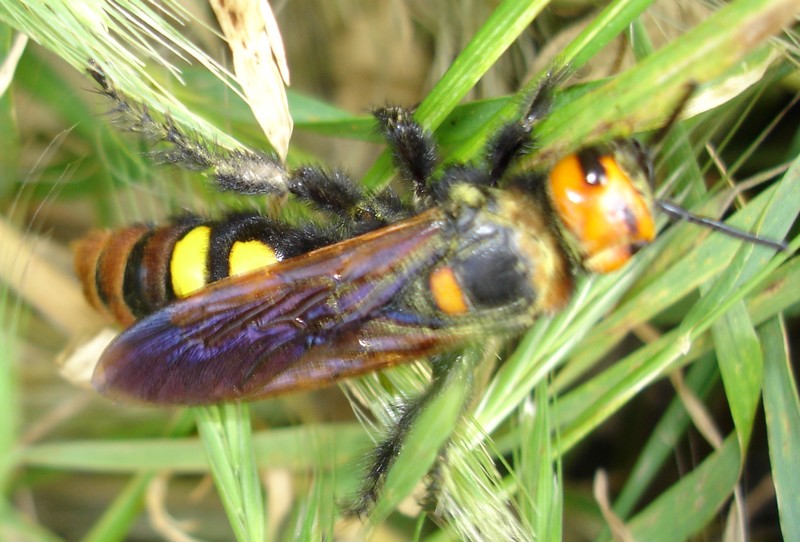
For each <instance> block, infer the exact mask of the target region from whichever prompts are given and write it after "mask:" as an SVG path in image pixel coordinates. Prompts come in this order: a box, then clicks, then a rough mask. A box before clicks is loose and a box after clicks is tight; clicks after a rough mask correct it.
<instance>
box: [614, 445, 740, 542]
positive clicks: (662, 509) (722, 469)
mask: <svg viewBox="0 0 800 542" xmlns="http://www.w3.org/2000/svg"><path fill="white" fill-rule="evenodd" d="M740 462H741V454H740V452H739V445H738V442H737V440H736V438H735V436H731V437H729V438H727V439H726V440H725V443H724V445H723V446H722V448H720V449H719V450H718V451H716V452H714V453H713V454H712V455H711V456H709V457H708V458H707V459H706V460H705V461H703V463H702V464H701V465H700V466H699V467H697V468H696V469H694V470H693V471H692V472H691V473H689V474H687V475H686V476H684V477H682V478H681V480H680V481H679V482H678V483H676V484H675V485H673V486H672V487H671V488H669V489H668V490H667V491H665V492H664V493H662V494H661V496H660V497H658V498H657V499H656V500H655V501H654V502H653V503H652V504H651V505H650V506H648V507H647V508H646V509H645V510H643V511H642V512H641V513H639V514H637V515H636V516H635V517H634V518H633V519H632V520H631V521H630V522H628V524H627V527H628V529H629V530H630V532H631V534H632V536H633V537H634V540H648V541H652V542H661V541H663V542H678V541H680V540H687V539H688V538H689V537H691V536H692V535H694V534H696V533H697V532H699V531H700V529H702V528H703V527H704V526H705V525H706V524H707V523H708V522H709V521H711V519H712V518H713V517H714V516H715V515H716V513H717V512H718V511H719V509H720V508H721V506H722V505H723V504H724V503H725V502H726V501H727V500H728V498H729V496H730V494H731V491H732V490H733V487H734V485H735V484H736V483H737V482H738V480H739V464H740ZM698 488H702V489H701V490H700V491H698ZM676 518H680V521H677V520H676Z"/></svg>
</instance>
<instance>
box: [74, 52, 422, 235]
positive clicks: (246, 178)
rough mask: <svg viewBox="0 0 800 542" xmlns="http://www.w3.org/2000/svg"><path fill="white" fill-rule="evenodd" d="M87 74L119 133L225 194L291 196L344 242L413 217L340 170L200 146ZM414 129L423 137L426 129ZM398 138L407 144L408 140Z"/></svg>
mask: <svg viewBox="0 0 800 542" xmlns="http://www.w3.org/2000/svg"><path fill="white" fill-rule="evenodd" d="M88 71H89V74H90V75H91V76H92V77H93V78H94V79H95V81H97V83H98V84H99V85H100V92H101V93H102V94H104V95H105V96H106V97H108V98H109V99H110V100H111V101H112V102H113V103H114V108H113V109H112V111H111V112H112V113H113V114H115V115H116V116H117V125H118V127H119V128H120V129H122V130H126V131H131V132H135V133H138V134H141V135H142V136H143V137H145V138H146V139H148V140H150V141H152V142H155V143H164V144H165V145H164V148H162V149H159V150H157V151H155V152H154V153H153V156H154V158H155V159H156V160H158V161H160V162H163V163H168V164H173V165H177V166H179V167H182V168H184V169H189V170H195V171H205V170H210V174H211V176H212V177H213V179H214V181H215V182H216V184H217V185H218V186H219V188H220V189H221V190H224V191H231V192H236V193H239V194H243V195H267V194H276V195H280V194H286V193H290V194H292V195H294V196H295V197H297V198H298V199H299V200H301V201H305V202H307V203H309V204H310V205H312V206H313V207H314V208H315V209H317V210H318V211H321V212H322V213H324V214H326V215H328V216H330V217H332V218H333V220H334V222H335V223H336V224H337V225H338V230H339V236H340V238H347V237H352V236H356V235H360V234H362V233H366V232H368V231H372V230H374V229H377V228H381V227H383V226H386V225H388V224H391V223H393V222H397V221H399V220H403V219H405V218H407V217H409V216H411V215H412V214H413V213H414V207H413V206H411V205H407V204H404V203H403V202H402V201H401V200H400V198H398V197H397V195H396V194H395V193H394V192H392V191H391V190H390V189H384V190H380V191H377V192H374V193H368V192H367V191H365V190H364V189H362V188H361V187H360V186H359V185H357V184H356V183H354V182H353V181H352V180H351V179H350V178H349V177H348V176H347V175H346V174H345V173H343V172H341V171H336V170H332V171H328V170H325V169H323V168H321V167H319V166H309V165H306V166H301V167H299V168H297V169H294V170H287V169H286V168H285V166H284V165H283V163H282V162H281V161H280V160H279V159H278V158H277V156H275V155H272V154H268V153H264V152H258V151H252V150H249V149H237V150H232V151H229V150H224V149H222V148H221V147H219V146H217V145H215V144H213V143H210V142H205V141H202V140H201V139H200V138H197V137H193V136H192V135H191V134H187V133H186V132H184V131H182V130H181V129H180V128H179V127H178V126H176V125H175V124H174V123H173V122H172V120H171V119H170V118H169V116H167V117H166V118H165V119H164V120H162V121H160V120H156V119H155V118H154V117H153V116H151V115H150V113H149V112H148V110H147V108H146V107H145V106H142V105H140V104H137V103H135V102H132V101H130V100H129V99H128V98H127V97H126V96H125V95H124V94H122V93H120V92H119V91H118V90H117V89H116V88H115V87H114V86H113V84H112V83H111V82H110V81H109V80H108V79H107V78H106V76H105V74H104V73H103V71H102V70H101V69H100V67H99V66H97V65H96V64H94V63H90V66H89V70H88ZM415 126H417V129H418V131H419V132H420V133H422V128H421V127H419V126H418V125H415ZM387 137H388V135H387ZM399 139H400V140H404V141H405V140H409V139H410V136H409V137H401V138H399ZM399 139H398V138H396V137H395V138H391V137H389V143H390V144H392V145H394V144H398V145H399V144H401V142H400V141H399Z"/></svg>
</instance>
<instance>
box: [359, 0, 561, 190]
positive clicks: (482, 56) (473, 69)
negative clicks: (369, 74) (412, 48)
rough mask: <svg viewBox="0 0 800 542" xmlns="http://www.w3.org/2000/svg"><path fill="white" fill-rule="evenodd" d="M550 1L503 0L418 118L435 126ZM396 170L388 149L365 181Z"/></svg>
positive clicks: (379, 180) (382, 179) (378, 180)
mask: <svg viewBox="0 0 800 542" xmlns="http://www.w3.org/2000/svg"><path fill="white" fill-rule="evenodd" d="M547 4H548V1H547V0H525V1H520V0H503V2H501V3H500V4H499V5H498V6H497V8H496V9H495V10H494V11H493V12H492V15H491V16H490V17H489V19H488V20H487V21H486V22H485V23H484V24H483V25H482V26H481V28H480V30H478V32H476V33H475V36H474V37H473V38H472V40H471V41H470V42H469V44H468V45H467V47H466V48H465V49H464V50H463V51H462V52H461V54H460V55H458V57H457V58H456V59H455V60H454V61H453V64H452V65H451V66H450V68H449V69H448V70H447V72H446V73H445V74H444V75H443V76H442V78H441V80H440V81H439V82H438V83H437V84H436V86H435V87H434V88H433V89H432V90H431V92H430V93H429V94H428V95H427V96H426V97H425V99H424V100H423V101H422V103H421V104H420V105H419V107H418V108H417V110H416V112H415V113H414V118H415V119H417V121H418V122H420V124H422V125H423V126H424V127H425V128H427V129H429V130H431V131H433V130H435V129H436V128H437V127H438V126H439V125H440V124H441V123H442V122H443V121H444V119H445V118H446V117H447V115H448V114H450V112H451V111H452V110H453V109H454V108H455V106H456V105H457V104H458V103H459V102H460V101H461V100H462V99H463V98H464V96H466V95H467V92H469V90H470V89H471V88H472V87H473V86H474V85H475V83H476V82H477V81H478V79H480V78H481V76H483V74H484V73H486V71H487V70H488V69H489V68H490V67H491V66H492V65H493V64H494V62H495V61H496V60H497V58H498V57H499V56H500V55H501V54H502V53H503V52H504V51H505V50H506V49H507V48H508V47H509V46H510V45H511V44H512V43H513V41H514V40H515V39H517V36H519V35H520V33H521V32H522V31H523V30H524V29H525V28H527V27H528V25H530V24H531V22H532V21H533V19H534V18H535V17H536V15H538V14H539V12H541V10H542V9H543V8H544V7H545V6H546V5H547ZM393 173H394V172H393V168H392V163H391V158H390V155H389V153H388V152H384V153H383V154H382V155H381V157H380V158H379V159H378V160H377V161H376V163H375V164H374V165H373V167H372V168H371V169H370V170H369V171H368V172H367V173H366V175H365V176H364V178H363V179H362V182H363V184H364V185H365V186H368V187H376V186H381V185H384V184H386V182H388V180H389V179H390V178H391V176H392V175H393Z"/></svg>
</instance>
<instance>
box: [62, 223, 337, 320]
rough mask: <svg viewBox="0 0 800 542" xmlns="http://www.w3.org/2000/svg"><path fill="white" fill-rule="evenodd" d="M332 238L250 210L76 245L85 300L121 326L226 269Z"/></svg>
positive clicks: (99, 236) (237, 270)
mask: <svg viewBox="0 0 800 542" xmlns="http://www.w3.org/2000/svg"><path fill="white" fill-rule="evenodd" d="M331 242H332V239H328V238H327V236H326V235H324V234H323V233H321V232H320V231H319V230H317V229H315V228H308V227H307V228H303V229H300V228H292V227H290V226H288V225H286V224H284V223H281V222H277V221H275V220H271V219H269V218H266V217H263V216H259V215H255V214H239V215H232V216H229V217H227V218H226V219H223V220H220V221H214V222H212V221H203V220H202V219H200V218H197V217H186V218H182V219H180V220H177V221H175V222H173V223H171V224H167V225H164V226H145V225H137V226H131V227H129V228H124V229H121V230H117V231H93V232H91V233H90V234H89V235H87V236H86V237H85V238H83V239H81V240H80V241H78V243H77V244H76V246H75V269H76V272H77V275H78V277H79V278H80V280H81V282H82V283H83V290H84V294H85V296H86V299H88V300H89V302H90V303H91V304H92V306H94V307H95V308H97V309H98V310H100V311H101V312H104V313H106V314H109V315H110V316H112V317H113V318H114V319H115V320H116V321H117V322H119V323H120V324H122V325H124V326H128V325H130V324H132V323H133V322H134V321H135V320H137V319H139V318H141V317H143V316H146V315H148V314H150V313H152V312H154V311H156V310H158V309H160V308H162V307H163V306H165V305H166V304H167V303H169V302H171V301H174V300H175V299H178V298H181V297H185V296H187V295H189V294H191V293H192V292H194V291H196V290H199V289H200V288H203V287H204V286H206V285H207V284H209V283H211V282H214V281H217V280H220V279H223V278H225V277H227V276H229V275H238V274H242V273H246V272H248V271H251V270H253V269H256V268H259V267H264V266H267V265H271V264H273V263H275V262H276V261H280V260H283V259H286V258H291V257H293V256H297V255H299V254H302V253H304V252H308V251H310V250H313V249H315V248H318V247H320V246H324V245H326V244H329V243H331Z"/></svg>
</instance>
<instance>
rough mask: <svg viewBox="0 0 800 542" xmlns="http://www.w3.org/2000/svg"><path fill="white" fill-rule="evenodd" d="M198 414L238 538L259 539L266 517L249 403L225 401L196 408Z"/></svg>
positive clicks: (227, 510) (211, 463)
mask: <svg viewBox="0 0 800 542" xmlns="http://www.w3.org/2000/svg"><path fill="white" fill-rule="evenodd" d="M195 414H196V417H197V429H198V431H199V433H200V437H201V438H202V439H203V448H204V449H205V452H206V454H207V456H208V462H209V465H210V467H211V474H212V475H213V476H214V481H215V483H216V486H217V491H218V492H219V495H220V498H221V499H222V503H223V505H224V507H225V512H226V513H227V515H228V520H229V521H230V524H231V527H232V528H233V532H234V534H235V535H236V539H237V540H239V541H249V542H255V541H259V542H260V541H261V540H263V539H264V529H265V527H266V519H265V517H264V501H263V497H262V492H261V480H260V479H259V477H258V468H257V467H256V463H255V455H254V453H253V445H252V434H251V429H250V409H249V407H248V406H247V405H242V404H225V405H221V406H213V407H202V408H196V409H195Z"/></svg>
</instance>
